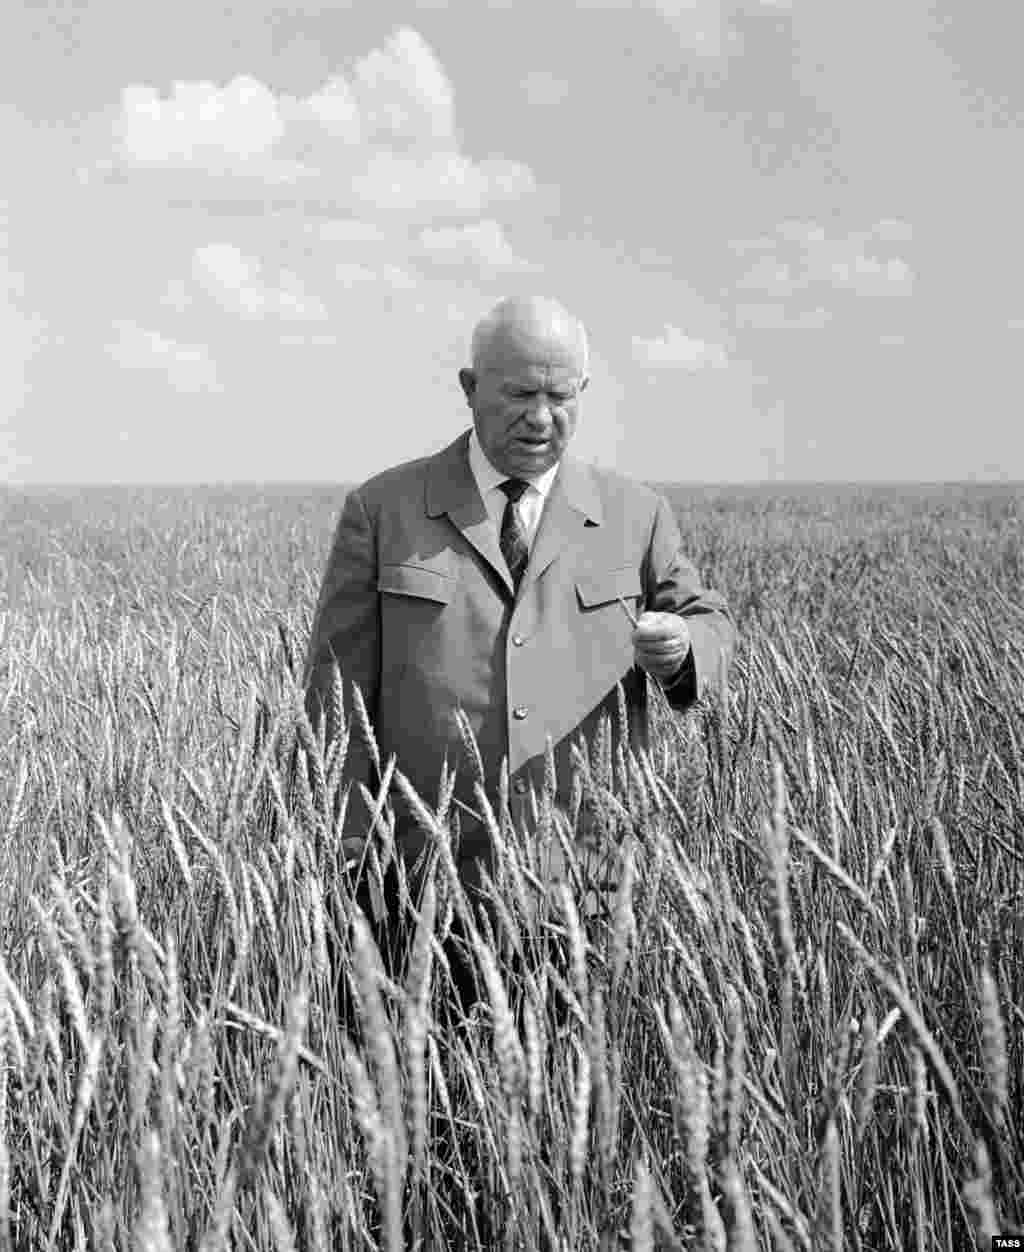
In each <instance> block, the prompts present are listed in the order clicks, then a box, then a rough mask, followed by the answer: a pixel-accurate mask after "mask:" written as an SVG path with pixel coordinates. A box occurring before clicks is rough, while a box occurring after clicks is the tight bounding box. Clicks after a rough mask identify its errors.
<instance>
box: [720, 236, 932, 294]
mask: <svg viewBox="0 0 1024 1252" xmlns="http://www.w3.org/2000/svg"><path fill="white" fill-rule="evenodd" d="M910 238H911V229H910V226H909V225H908V224H907V223H905V222H897V221H895V220H883V221H882V222H879V223H877V224H876V225H875V226H874V227H872V228H871V229H869V230H866V231H863V230H862V231H850V232H848V233H847V234H844V235H836V236H830V235H829V234H828V233H827V232H826V230H825V228H824V227H823V226H821V225H820V224H819V223H817V222H813V221H800V220H790V221H785V222H782V223H780V224H779V226H778V227H777V228H776V231H775V240H774V246H773V247H770V248H769V247H768V246H767V240H765V239H755V240H735V241H733V244H732V251H733V252H734V253H736V254H737V255H739V256H745V255H747V253H753V254H754V255H755V256H756V259H755V260H754V261H753V263H752V264H751V265H750V266H749V267H748V268H747V270H746V272H745V273H744V274H743V275H741V277H740V278H739V280H738V281H737V284H736V286H737V288H738V289H739V290H740V291H763V292H767V293H771V294H773V295H775V296H786V295H793V294H794V293H796V292H799V291H804V290H807V289H808V288H813V287H815V286H830V287H835V288H839V289H845V290H848V291H854V292H857V293H859V294H862V295H886V296H888V295H903V294H906V293H907V292H908V291H910V289H911V288H912V286H913V282H914V273H913V270H912V269H911V267H910V265H909V264H908V263H907V262H906V261H905V260H904V259H903V258H902V257H899V256H893V255H891V254H890V249H891V245H892V244H893V243H895V242H897V241H898V240H903V241H907V240H909V239H910Z"/></svg>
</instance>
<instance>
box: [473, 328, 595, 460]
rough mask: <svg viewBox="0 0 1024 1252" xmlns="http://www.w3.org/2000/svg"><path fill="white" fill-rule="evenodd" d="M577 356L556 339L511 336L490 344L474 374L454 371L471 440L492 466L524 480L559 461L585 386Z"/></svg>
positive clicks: (577, 413) (573, 427)
mask: <svg viewBox="0 0 1024 1252" xmlns="http://www.w3.org/2000/svg"><path fill="white" fill-rule="evenodd" d="M577 356H578V353H577V352H576V351H575V350H574V348H573V346H572V345H569V346H566V345H565V344H563V343H560V342H559V341H558V340H557V339H548V338H533V337H523V336H519V337H511V338H508V339H503V340H502V341H500V342H497V343H493V344H492V345H491V350H490V351H489V352H488V354H487V360H486V362H485V364H484V365H483V367H482V368H481V369H480V370H479V371H478V372H477V371H473V370H462V371H461V372H460V374H459V381H460V382H461V383H462V389H463V391H464V392H465V394H466V399H467V401H468V402H469V407H470V409H471V410H472V412H473V422H474V424H475V426H476V433H477V438H478V439H479V440H480V446H481V447H482V448H483V450H484V452H485V453H486V455H487V459H488V460H489V461H490V462H491V464H492V465H493V466H494V467H495V469H498V470H500V471H501V472H502V473H503V474H508V475H509V476H510V477H514V478H530V477H534V476H536V475H538V474H542V473H543V472H544V471H545V470H546V469H549V468H550V467H551V466H552V465H554V464H556V462H558V461H559V460H560V459H561V457H562V454H563V453H564V452H565V449H566V447H567V446H568V443H569V440H570V439H571V438H572V436H573V433H574V431H575V430H576V421H577V418H578V416H579V407H580V399H579V398H580V394H581V392H582V391H583V389H584V388H585V387H586V385H587V379H585V378H581V376H580V373H581V371H580V363H579V361H578V360H577Z"/></svg>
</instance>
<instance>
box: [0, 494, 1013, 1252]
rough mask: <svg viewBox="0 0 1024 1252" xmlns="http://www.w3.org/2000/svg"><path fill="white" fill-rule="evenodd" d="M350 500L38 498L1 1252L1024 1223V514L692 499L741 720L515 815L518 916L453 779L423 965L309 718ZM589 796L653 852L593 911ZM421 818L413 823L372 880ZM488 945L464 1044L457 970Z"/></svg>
mask: <svg viewBox="0 0 1024 1252" xmlns="http://www.w3.org/2000/svg"><path fill="white" fill-rule="evenodd" d="M950 500H951V501H952V503H950ZM338 503H339V501H338V499H337V498H336V497H332V496H331V495H330V494H329V493H327V492H321V493H312V494H310V495H308V496H302V495H295V496H294V497H293V498H291V499H290V500H287V501H285V500H283V499H282V498H281V497H280V496H273V497H261V496H260V495H258V494H255V493H249V494H244V493H239V494H232V493H229V492H218V491H207V492H204V493H192V494H189V495H183V494H175V493H171V492H150V493H135V494H132V493H127V492H122V493H118V494H116V495H114V496H102V495H98V494H97V495H96V496H94V497H89V496H84V497H83V496H77V497H72V496H69V495H62V494H60V493H49V494H43V495H18V494H14V493H11V494H9V495H8V496H7V498H6V499H5V500H4V501H3V508H4V510H5V517H4V519H3V525H4V534H5V538H6V541H7V543H6V548H5V550H4V552H3V562H4V564H3V590H2V596H3V600H2V603H0V768H2V775H0V838H2V839H3V844H2V847H3V856H2V861H0V919H2V920H0V925H2V927H3V967H2V970H0V1036H2V1042H3V1046H2V1048H0V1057H2V1068H0V1246H4V1247H14V1248H47V1247H52V1248H75V1249H77V1248H87V1247H89V1248H92V1247H96V1248H125V1249H127V1248H140V1249H142V1248H145V1249H150V1248H152V1249H157V1248H171V1247H174V1248H178V1247H195V1248H203V1249H205V1250H212V1249H215V1248H226V1247H232V1246H233V1247H238V1248H268V1249H270V1248H279V1249H285V1248H292V1247H294V1248H308V1249H318V1250H319V1249H325V1248H376V1247H380V1248H389V1249H394V1248H397V1247H410V1248H411V1247H415V1246H421V1247H431V1248H433V1247H444V1246H449V1245H450V1246H459V1247H463V1246H464V1247H467V1248H472V1247H476V1246H481V1247H508V1248H522V1249H531V1248H541V1247H551V1248H555V1247H569V1248H591V1247H593V1248H601V1249H604V1248H613V1247H618V1246H622V1244H623V1241H625V1242H626V1244H627V1245H629V1246H633V1247H635V1248H638V1249H639V1248H652V1247H697V1248H703V1249H721V1248H725V1247H728V1248H730V1249H733V1248H735V1249H740V1248H742V1249H747V1248H751V1249H752V1248H772V1247H777V1248H789V1247H792V1248H799V1249H809V1248H815V1249H817V1248H828V1249H833V1248H836V1249H838V1248H842V1247H849V1248H864V1249H876V1248H907V1249H961V1248H967V1247H972V1246H979V1247H985V1248H987V1246H988V1242H987V1237H988V1236H989V1235H990V1234H992V1233H996V1232H999V1233H1008V1232H1010V1231H1012V1230H1015V1229H1017V1230H1019V1228H1020V1226H1021V1223H1022V1221H1024V1177H1022V1166H1021V1160H1022V1155H1021V1116H1020V1114H1021V1109H1022V1098H1024V1055H1022V1044H1021V1039H1022V1033H1021V1029H1020V1028H1021V1026H1022V1025H1024V921H1022V915H1024V910H1022V901H1024V869H1022V865H1024V843H1022V837H1021V831H1022V829H1024V821H1022V816H1024V764H1022V759H1021V747H1020V745H1021V738H1022V735H1024V609H1022V607H1021V605H1022V599H1024V596H1022V592H1024V563H1022V541H1021V531H1020V505H1019V502H1018V500H1017V498H1016V497H1015V496H1014V495H1013V494H1012V493H1010V492H1004V493H989V494H983V493H974V494H972V493H968V492H964V493H961V494H959V495H953V496H945V497H944V496H935V497H931V498H929V497H927V496H924V495H922V496H915V497H907V498H901V497H900V496H899V495H897V494H896V493H876V494H874V495H856V494H852V493H847V494H846V495H845V496H843V497H842V498H840V499H839V501H838V503H837V502H836V500H835V499H832V498H830V497H828V496H827V495H826V494H824V493H822V494H821V496H820V497H819V498H814V497H809V496H803V497H796V496H791V497H789V498H776V497H769V496H759V495H752V494H742V493H735V494H733V495H731V496H730V495H726V494H714V493H711V494H708V493H704V494H703V495H700V494H696V493H690V494H685V493H680V494H679V495H678V496H677V497H676V505H677V511H678V513H679V516H680V520H681V524H682V527H683V530H684V535H685V539H686V543H687V546H688V548H689V550H690V551H691V552H692V553H694V555H695V556H696V557H697V559H698V561H699V562H700V564H701V566H702V568H703V569H704V570H705V572H706V574H707V576H708V578H709V581H710V582H711V583H712V584H713V585H715V586H716V587H719V588H721V589H722V590H723V591H724V592H725V594H726V595H727V597H728V598H729V601H730V603H731V604H732V605H733V606H734V608H735V610H736V612H737V615H738V617H739V619H740V628H741V647H740V650H739V654H738V657H737V660H736V663H735V666H734V669H733V672H732V675H731V682H730V686H729V689H728V691H722V690H720V691H717V692H712V693H711V694H710V696H709V697H708V699H707V700H706V701H705V702H704V703H702V704H701V705H700V706H699V707H698V708H697V709H695V710H694V711H693V712H692V713H691V714H689V715H688V716H686V717H685V718H678V717H675V716H673V715H671V714H668V713H666V711H665V710H664V709H663V708H661V707H660V706H658V705H655V708H654V709H653V710H652V719H653V722H654V725H653V733H652V743H651V750H650V752H649V754H645V755H644V756H642V757H639V758H638V757H637V756H636V755H634V754H633V753H631V752H629V751H626V750H623V749H622V748H621V747H620V744H621V738H620V736H619V733H618V730H619V728H618V726H616V725H608V726H607V727H606V728H604V730H603V731H602V733H601V735H600V736H599V738H598V741H597V742H596V743H595V744H594V745H592V746H591V748H590V750H589V751H587V752H580V753H579V754H578V755H577V758H576V769H577V779H578V781H577V795H578V797H579V803H578V805H577V806H575V808H574V811H573V812H571V813H570V814H568V816H565V815H562V814H560V813H558V812H556V811H555V809H554V807H553V805H552V803H551V789H550V786H548V787H545V788H544V789H543V791H542V793H541V794H540V795H538V796H537V797H536V810H537V812H536V818H537V820H536V823H535V825H536V830H533V829H531V831H530V832H524V831H522V830H519V829H517V828H516V827H515V825H514V824H513V823H512V821H511V819H510V817H509V814H508V811H507V797H506V796H505V795H504V794H497V795H492V796H489V797H486V801H487V805H488V807H489V809H490V814H491V816H492V817H493V826H494V835H495V841H496V843H497V844H498V846H499V847H500V849H501V855H500V857H499V860H498V864H497V866H496V870H495V884H494V897H495V910H494V918H495V920H494V921H493V923H488V922H485V921H484V920H476V921H474V919H473V918H472V916H471V915H470V914H469V912H468V911H467V909H466V901H465V899H464V896H463V893H462V891H461V888H460V885H459V883H458V881H457V879H456V877H455V875H454V873H453V869H452V862H451V857H450V855H449V839H450V837H451V833H452V825H453V822H454V820H455V819H454V818H453V816H452V814H451V813H450V811H449V809H450V805H449V803H448V800H449V797H450V785H451V779H447V780H439V790H438V794H437V795H435V796H424V797H420V798H419V802H420V816H421V821H422V824H423V826H424V827H425V828H426V830H427V831H428V834H429V836H430V841H431V847H432V849H433V851H432V862H431V869H430V872H429V875H428V885H427V888H426V891H425V893H424V896H423V897H422V900H421V907H420V910H419V919H418V922H417V924H416V925H415V926H414V928H413V930H412V935H411V944H410V953H409V958H408V962H407V964H406V965H405V966H404V967H403V969H402V970H400V971H399V972H398V974H397V975H396V977H395V978H389V977H388V976H386V975H385V973H384V970H383V967H382V964H381V961H380V957H379V954H378V953H377V951H376V949H375V947H374V945H373V941H372V937H371V933H370V931H369V929H368V928H367V926H366V925H365V924H364V921H363V919H362V918H361V917H360V916H359V915H358V914H357V913H356V912H355V911H354V908H353V902H352V898H351V894H350V886H349V883H348V881H347V880H346V879H345V878H344V876H343V875H342V874H341V873H340V872H339V871H340V866H339V857H338V850H339V849H338V840H337V835H336V826H335V822H334V820H333V815H334V804H333V799H334V792H335V790H336V788H337V785H338V779H339V777H340V765H341V762H342V757H341V755H340V753H341V751H343V750H344V743H345V741H344V740H343V741H342V744H341V745H335V746H333V747H329V748H328V751H327V753H326V755H325V754H323V751H322V748H321V746H320V744H318V743H317V742H315V741H314V740H313V739H312V737H311V736H310V734H309V732H308V728H306V727H304V725H303V722H302V717H301V712H300V703H299V700H298V695H297V692H296V690H295V671H296V659H297V658H298V657H299V656H301V653H302V651H303V649H304V647H305V641H306V631H307V630H308V624H309V619H310V616H311V611H312V605H313V599H314V596H315V593H316V589H317V581H318V578H319V574H320V570H321V567H322V561H323V557H324V554H325V551H326V544H327V542H328V541H329V537H330V527H331V522H332V519H333V516H334V514H335V512H336V509H337V507H338ZM345 712H346V714H347V718H348V722H347V724H348V731H349V734H350V735H352V734H354V735H357V736H358V735H365V734H366V733H367V732H366V728H365V727H361V726H360V725H359V723H358V719H354V718H353V710H351V709H348V710H345ZM296 744H298V745H299V746H300V747H301V748H302V749H303V752H304V753H305V755H306V756H307V757H308V759H309V760H310V761H311V763H312V765H313V768H312V769H311V770H310V771H308V776H311V777H312V785H311V786H310V787H303V786H299V787H293V786H291V785H290V782H291V779H290V778H289V776H288V770H287V768H286V763H287V762H288V760H289V759H290V758H291V755H292V751H293V748H294V747H295V745H296ZM469 750H470V751H471V745H470V749H469ZM401 766H402V763H401V762H400V761H398V762H395V763H394V766H393V769H394V773H393V777H394V778H395V780H396V785H398V786H400V787H404V786H405V784H404V780H403V778H402V776H401ZM458 769H459V770H460V772H466V771H468V772H470V773H471V772H472V764H471V761H470V759H469V757H468V756H467V759H466V760H465V761H461V762H459V763H458ZM298 777H299V779H300V780H303V779H305V778H306V777H307V773H306V772H304V771H303V772H300V774H299V776H298ZM415 799H416V798H415V797H414V800H415ZM585 813H586V814H591V815H593V814H597V815H598V820H600V821H601V822H602V823H603V825H604V828H605V831H606V834H607V838H608V839H609V840H612V841H614V842H615V843H616V844H617V845H618V846H619V847H620V850H621V857H622V860H623V875H622V884H623V885H622V886H621V888H620V890H619V893H618V895H617V897H616V899H615V900H614V901H613V903H612V907H611V910H610V912H609V915H608V917H607V918H604V919H598V920H589V921H588V920H587V919H586V918H585V917H584V916H583V913H584V909H583V893H584V889H585V886H586V884H585V883H584V882H580V881H575V880H574V883H573V885H572V887H571V889H568V890H560V891H557V892H550V891H543V890H538V887H539V886H540V885H541V884H539V883H538V882H537V879H536V873H535V870H536V867H537V865H538V864H539V855H540V852H541V851H542V845H543V843H544V841H545V840H550V839H563V840H569V841H570V842H571V839H572V835H573V833H574V832H573V829H572V826H573V823H577V822H579V821H582V820H583V817H582V815H583V814H585ZM392 819H393V814H392V813H391V809H390V805H389V804H388V803H387V801H386V799H385V798H383V797H382V804H381V820H380V822H379V823H378V824H377V826H376V828H375V830H374V832H373V834H372V837H371V852H370V854H369V855H368V857H367V859H366V861H365V871H364V872H365V873H366V874H367V875H369V876H370V878H371V879H376V877H377V875H378V874H381V873H383V872H384V871H385V870H386V868H387V865H388V863H389V860H390V858H391V857H392V856H393V846H392V838H391V835H392V833H393V827H392ZM460 916H461V917H462V918H463V919H464V921H465V924H466V926H467V928H468V934H469V937H468V943H469V945H470V947H471V948H472V950H473V953H474V960H475V964H476V968H477V970H478V971H479V976H480V985H481V990H482V997H483V1001H482V1004H481V1005H480V1006H479V1007H478V1008H477V1009H476V1010H475V1011H474V1013H473V1014H472V1015H471V1017H470V1018H469V1019H468V1020H466V1021H463V1020H461V1019H460V1017H461V1015H460V1014H459V1012H458V1010H457V1009H456V1007H455V1004H454V1000H453V997H452V996H451V995H450V994H448V993H447V982H448V978H449V972H448V969H447V961H446V958H445V950H444V946H443V940H444V938H445V936H446V935H447V934H448V933H449V931H450V928H451V926H452V924H453V921H454V920H456V919H458V918H459V917H460ZM559 952H564V953H565V955H564V957H563V956H560V955H558V954H557V953H559ZM513 953H516V954H517V955H518V959H517V960H515V961H513V960H512V959H511V956H512V954H513ZM556 1000H557V1001H559V1002H560V1003H562V1004H564V1005H567V1006H568V1008H567V1010H565V1011H564V1012H562V1013H561V1014H559V1013H556V1012H554V1011H553V1005H554V1003H555V1001H556ZM343 1009H345V1011H351V1012H353V1013H354V1015H355V1024H356V1027H357V1028H354V1029H353V1030H352V1031H347V1030H346V1029H345V1028H344V1026H343V1024H342V1021H341V1016H342V1011H343Z"/></svg>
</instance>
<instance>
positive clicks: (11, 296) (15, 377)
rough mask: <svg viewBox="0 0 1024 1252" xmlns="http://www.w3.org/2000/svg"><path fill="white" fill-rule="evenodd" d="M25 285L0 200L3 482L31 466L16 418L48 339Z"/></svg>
mask: <svg viewBox="0 0 1024 1252" xmlns="http://www.w3.org/2000/svg"><path fill="white" fill-rule="evenodd" d="M22 289H23V280H22V277H21V274H20V273H19V272H18V271H17V270H16V269H15V268H14V267H13V265H12V264H11V263H10V260H9V258H8V209H7V203H6V202H5V201H3V200H0V339H2V342H3V345H4V347H3V352H2V353H0V482H13V481H15V479H16V477H17V475H18V472H19V470H21V469H26V468H29V462H28V461H26V460H25V459H24V458H23V457H22V456H20V455H19V453H18V433H17V426H16V422H17V419H18V417H19V415H20V413H21V411H22V408H23V406H24V404H25V401H26V400H27V398H28V395H29V380H28V371H29V366H30V365H31V363H32V361H33V359H34V358H35V356H36V354H37V352H38V351H39V350H40V349H41V348H42V347H43V345H44V344H45V343H46V342H47V331H48V328H47V325H46V322H45V321H44V320H43V319H42V318H41V317H39V316H38V315H36V314H34V313H29V312H27V311H26V310H25V309H24V308H23V307H22V305H21V303H20V300H21V296H22V294H23V290H22Z"/></svg>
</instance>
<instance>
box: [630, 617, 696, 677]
mask: <svg viewBox="0 0 1024 1252" xmlns="http://www.w3.org/2000/svg"><path fill="white" fill-rule="evenodd" d="M689 651H690V631H689V628H688V627H687V625H686V622H685V621H684V620H683V618H681V617H679V616H678V615H677V614H675V613H641V615H640V617H639V618H638V619H637V623H636V628H635V630H634V631H633V656H634V659H635V661H636V664H637V665H639V666H640V668H641V669H644V670H646V671H647V673H648V674H652V675H653V676H654V677H655V678H657V679H658V680H659V681H660V682H669V681H670V680H671V679H673V678H674V677H675V676H676V674H678V673H679V669H680V667H681V666H682V664H683V662H684V661H685V660H686V658H687V655H688V654H689Z"/></svg>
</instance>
